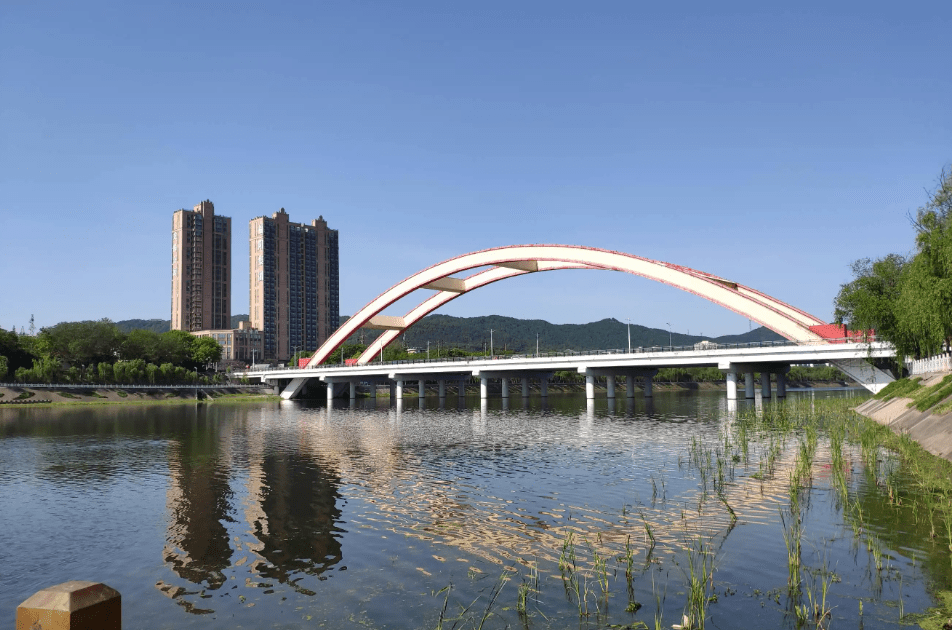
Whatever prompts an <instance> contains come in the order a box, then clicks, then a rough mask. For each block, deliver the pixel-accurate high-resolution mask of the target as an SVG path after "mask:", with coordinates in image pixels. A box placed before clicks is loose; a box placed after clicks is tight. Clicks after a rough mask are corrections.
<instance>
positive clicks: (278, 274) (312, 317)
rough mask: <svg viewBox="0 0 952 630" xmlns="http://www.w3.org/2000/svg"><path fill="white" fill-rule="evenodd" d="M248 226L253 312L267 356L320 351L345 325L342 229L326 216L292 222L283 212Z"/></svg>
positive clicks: (285, 356) (281, 357)
mask: <svg viewBox="0 0 952 630" xmlns="http://www.w3.org/2000/svg"><path fill="white" fill-rule="evenodd" d="M249 228H250V245H251V260H250V273H251V287H250V295H249V301H250V305H249V313H250V317H251V325H252V326H254V327H255V328H257V329H258V330H261V331H262V332H263V333H264V356H265V358H267V359H287V358H288V357H290V356H291V354H293V353H294V352H296V351H299V350H307V351H314V350H317V348H318V346H320V344H321V343H323V342H324V340H325V339H327V337H328V336H330V334H331V333H332V332H334V330H336V329H337V327H338V326H339V325H340V322H339V320H340V317H339V308H338V307H339V273H338V255H337V230H331V229H329V228H328V227H327V221H325V220H324V217H320V218H318V219H316V220H314V221H311V224H310V225H306V224H302V223H291V222H289V221H288V215H287V213H286V212H285V211H284V208H281V210H280V211H279V212H275V213H274V214H273V215H271V217H258V218H256V219H252V220H251V221H250V223H249Z"/></svg>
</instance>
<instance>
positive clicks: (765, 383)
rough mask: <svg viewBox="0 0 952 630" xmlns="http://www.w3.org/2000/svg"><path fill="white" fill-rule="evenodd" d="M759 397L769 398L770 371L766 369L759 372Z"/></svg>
mask: <svg viewBox="0 0 952 630" xmlns="http://www.w3.org/2000/svg"><path fill="white" fill-rule="evenodd" d="M760 397H761V398H763V399H764V400H770V372H769V371H768V370H763V371H762V372H761V373H760Z"/></svg>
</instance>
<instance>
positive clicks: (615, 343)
mask: <svg viewBox="0 0 952 630" xmlns="http://www.w3.org/2000/svg"><path fill="white" fill-rule="evenodd" d="M342 319H346V318H342ZM490 329H492V331H493V333H492V338H493V347H494V348H495V349H496V350H513V351H515V352H526V353H529V352H535V348H536V335H537V334H538V336H539V349H540V351H542V352H546V351H555V350H597V349H609V348H627V347H628V331H627V324H626V323H625V322H620V321H618V320H617V319H603V320H601V321H598V322H591V323H589V324H551V323H549V322H547V321H544V320H541V319H516V318H514V317H503V316H501V315H488V316H485V317H452V316H449V315H430V316H428V317H424V318H423V319H422V320H420V321H419V322H417V324H415V325H414V326H413V327H412V328H411V329H410V330H408V331H407V332H406V333H405V334H404V342H405V343H406V344H407V346H408V347H412V348H418V349H420V350H423V349H425V348H426V344H427V342H430V347H431V348H435V347H436V346H437V345H441V346H444V347H445V346H449V347H458V348H463V349H466V350H482V349H483V344H484V343H485V344H486V345H487V347H488V345H489V331H490ZM378 334H379V331H376V330H365V331H360V332H357V333H356V334H354V335H353V336H352V337H351V338H350V339H349V340H348V341H349V342H350V343H361V341H362V342H363V343H369V342H370V341H372V340H373V339H375V338H376V337H377V335H378ZM705 339H706V340H709V341H714V342H717V343H745V342H748V341H775V340H780V339H783V338H782V337H781V336H780V335H778V334H777V333H775V332H773V331H771V330H768V329H766V328H763V327H761V328H755V329H754V330H752V331H750V332H747V333H744V334H742V335H725V336H722V337H706V336H705V337H701V336H698V335H684V334H681V333H677V332H674V333H672V334H671V343H672V344H674V345H675V346H686V345H693V344H695V343H697V342H699V341H702V340H705ZM668 343H669V342H668V331H667V330H663V329H659V328H647V327H645V326H639V325H637V324H632V325H631V346H632V347H633V348H637V347H639V346H644V347H648V346H667V345H668Z"/></svg>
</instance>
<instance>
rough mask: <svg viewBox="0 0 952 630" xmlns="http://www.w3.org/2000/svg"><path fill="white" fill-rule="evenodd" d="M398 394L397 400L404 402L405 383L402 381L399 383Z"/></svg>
mask: <svg viewBox="0 0 952 630" xmlns="http://www.w3.org/2000/svg"><path fill="white" fill-rule="evenodd" d="M396 394H397V400H403V381H402V380H398V381H397V391H396Z"/></svg>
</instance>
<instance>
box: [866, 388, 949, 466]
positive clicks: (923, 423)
mask: <svg viewBox="0 0 952 630" xmlns="http://www.w3.org/2000/svg"><path fill="white" fill-rule="evenodd" d="M945 376H946V375H945V374H931V375H926V376H925V377H924V378H923V380H922V385H923V386H924V387H928V386H931V385H935V384H936V383H938V382H939V381H941V380H942V379H943V377H945ZM910 402H911V401H910V399H908V398H893V399H892V400H887V401H882V400H876V399H872V398H871V399H870V400H867V401H866V402H864V403H863V404H862V405H860V406H859V407H857V408H856V412H857V413H859V414H861V415H863V416H866V417H867V418H869V419H870V420H875V421H876V422H878V423H880V424H882V425H885V426H887V427H889V428H891V429H892V430H893V431H895V432H896V433H899V434H906V435H908V436H909V437H910V438H912V439H913V440H915V441H916V442H918V443H919V445H920V446H922V448H924V449H925V450H927V451H929V452H930V453H932V454H933V455H936V456H938V457H942V458H944V459H947V460H949V461H952V414H933V413H932V410H927V411H919V410H918V409H916V408H915V407H909V406H908V405H909V403H910ZM943 402H944V401H943ZM940 404H941V403H940Z"/></svg>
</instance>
